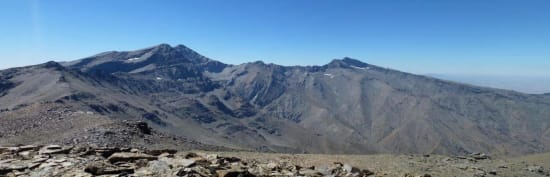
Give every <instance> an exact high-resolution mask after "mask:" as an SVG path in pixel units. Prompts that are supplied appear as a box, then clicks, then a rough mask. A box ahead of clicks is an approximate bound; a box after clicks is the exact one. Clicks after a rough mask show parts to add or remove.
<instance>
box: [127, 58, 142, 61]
mask: <svg viewBox="0 0 550 177" xmlns="http://www.w3.org/2000/svg"><path fill="white" fill-rule="evenodd" d="M134 60H139V58H128V60H126V61H134Z"/></svg>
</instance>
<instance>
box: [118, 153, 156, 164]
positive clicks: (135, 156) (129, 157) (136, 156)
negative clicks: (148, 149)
mask: <svg viewBox="0 0 550 177" xmlns="http://www.w3.org/2000/svg"><path fill="white" fill-rule="evenodd" d="M140 159H145V160H157V159H158V157H156V156H152V155H148V154H140V153H131V152H119V153H114V154H113V155H111V156H110V157H109V158H108V159H107V160H109V162H111V163H116V162H132V161H136V160H140Z"/></svg>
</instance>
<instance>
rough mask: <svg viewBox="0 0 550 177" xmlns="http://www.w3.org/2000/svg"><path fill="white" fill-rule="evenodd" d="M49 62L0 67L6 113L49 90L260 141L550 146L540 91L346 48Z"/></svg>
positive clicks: (233, 140) (425, 147) (290, 148)
mask: <svg viewBox="0 0 550 177" xmlns="http://www.w3.org/2000/svg"><path fill="white" fill-rule="evenodd" d="M45 65H52V66H55V67H54V68H57V69H56V70H51V69H43V68H35V67H28V68H27V69H20V70H26V71H28V72H30V73H35V75H29V74H28V73H26V72H23V71H20V72H14V69H10V70H5V71H2V73H11V74H2V78H0V96H1V97H0V108H2V109H8V110H5V112H6V113H9V112H13V109H14V108H16V107H17V106H18V105H20V106H19V107H24V106H25V105H27V104H30V103H35V104H36V103H47V102H55V103H56V104H59V105H69V106H70V108H69V109H72V110H75V111H77V110H81V111H89V112H92V113H94V114H99V115H101V116H102V117H104V118H106V119H108V120H125V119H131V120H143V121H147V122H149V123H150V124H151V126H152V127H153V128H155V129H156V130H158V131H162V132H164V133H167V134H170V135H174V136H178V137H184V138H188V139H192V140H196V141H200V142H202V143H205V144H212V145H218V146H226V147H231V148H239V149H253V150H258V151H275V152H310V153H440V154H464V153H471V152H489V153H492V154H502V155H518V154H528V153H536V152H545V151H548V148H549V147H550V109H549V108H550V98H548V96H543V95H528V94H522V93H518V92H513V91H506V90H498V89H490V88H483V87H477V86H472V85H466V84H460V83H454V82H448V81H443V80H438V79H434V78H430V77H425V76H419V75H413V74H408V73H404V72H399V71H395V70H391V69H386V68H381V67H378V66H374V65H370V64H366V63H363V62H361V61H358V60H354V59H351V58H344V59H341V60H333V61H332V62H331V63H329V64H327V65H324V66H308V67H301V66H280V65H275V64H265V63H263V62H253V63H245V64H240V65H227V64H223V63H221V62H218V61H215V60H212V59H209V58H207V57H204V56H202V55H200V54H198V53H196V52H194V51H193V50H191V49H189V48H187V47H185V46H183V45H179V46H176V47H171V46H169V45H166V44H161V45H158V46H154V47H150V48H146V49H141V50H137V51H129V52H106V53H102V54H98V55H96V56H92V57H88V58H84V59H81V60H76V61H73V62H66V63H62V65H63V66H61V65H59V64H56V63H48V64H45ZM40 66H41V65H40ZM46 68H47V67H46ZM15 70H17V69H15ZM37 76H40V77H37ZM46 76H47V77H46ZM61 76H63V77H61ZM59 78H63V79H59ZM31 88H32V89H31ZM69 93H70V94H69ZM16 98H25V99H20V100H19V101H18V102H13V100H17V99H16ZM21 105H22V106H21Z"/></svg>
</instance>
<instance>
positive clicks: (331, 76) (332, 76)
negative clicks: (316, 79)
mask: <svg viewBox="0 0 550 177" xmlns="http://www.w3.org/2000/svg"><path fill="white" fill-rule="evenodd" d="M324 75H325V76H327V77H330V78H331V79H332V78H334V75H332V74H324Z"/></svg>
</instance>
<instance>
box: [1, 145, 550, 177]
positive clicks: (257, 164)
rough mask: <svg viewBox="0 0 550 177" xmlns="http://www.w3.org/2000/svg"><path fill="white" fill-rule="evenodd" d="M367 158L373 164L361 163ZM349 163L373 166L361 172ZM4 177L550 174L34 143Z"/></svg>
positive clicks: (460, 164)
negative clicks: (36, 144) (35, 144)
mask: <svg viewBox="0 0 550 177" xmlns="http://www.w3.org/2000/svg"><path fill="white" fill-rule="evenodd" d="M231 155H235V156H231ZM344 158H346V159H348V160H346V159H344ZM358 159H360V160H358ZM339 160H342V161H340V162H339ZM362 160H366V162H367V163H368V164H367V165H365V164H366V163H364V162H362V163H361V162H360V161H362ZM344 161H349V162H351V163H354V164H359V165H360V166H363V167H368V168H363V169H360V168H357V167H356V166H354V165H350V164H347V163H346V162H344ZM308 164H309V165H308ZM312 164H314V165H312ZM0 176H80V177H83V176H193V177H194V176H200V177H203V176H219V177H233V176H235V177H238V176H241V177H247V176H404V177H412V176H424V177H428V176H475V177H482V176H550V170H549V169H545V168H544V167H543V166H538V165H532V164H526V163H519V164H514V163H510V162H507V161H504V160H492V159H491V158H490V157H489V156H487V155H485V154H480V153H478V154H472V155H470V156H457V157H444V156H430V155H419V156H404V155H402V156H394V155H378V156H336V155H290V154H263V153H249V152H220V153H213V152H208V153H205V152H178V151H176V150H138V149H132V148H112V147H101V148H97V147H96V148H93V147H73V146H58V145H48V146H34V145H30V146H18V147H0Z"/></svg>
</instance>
